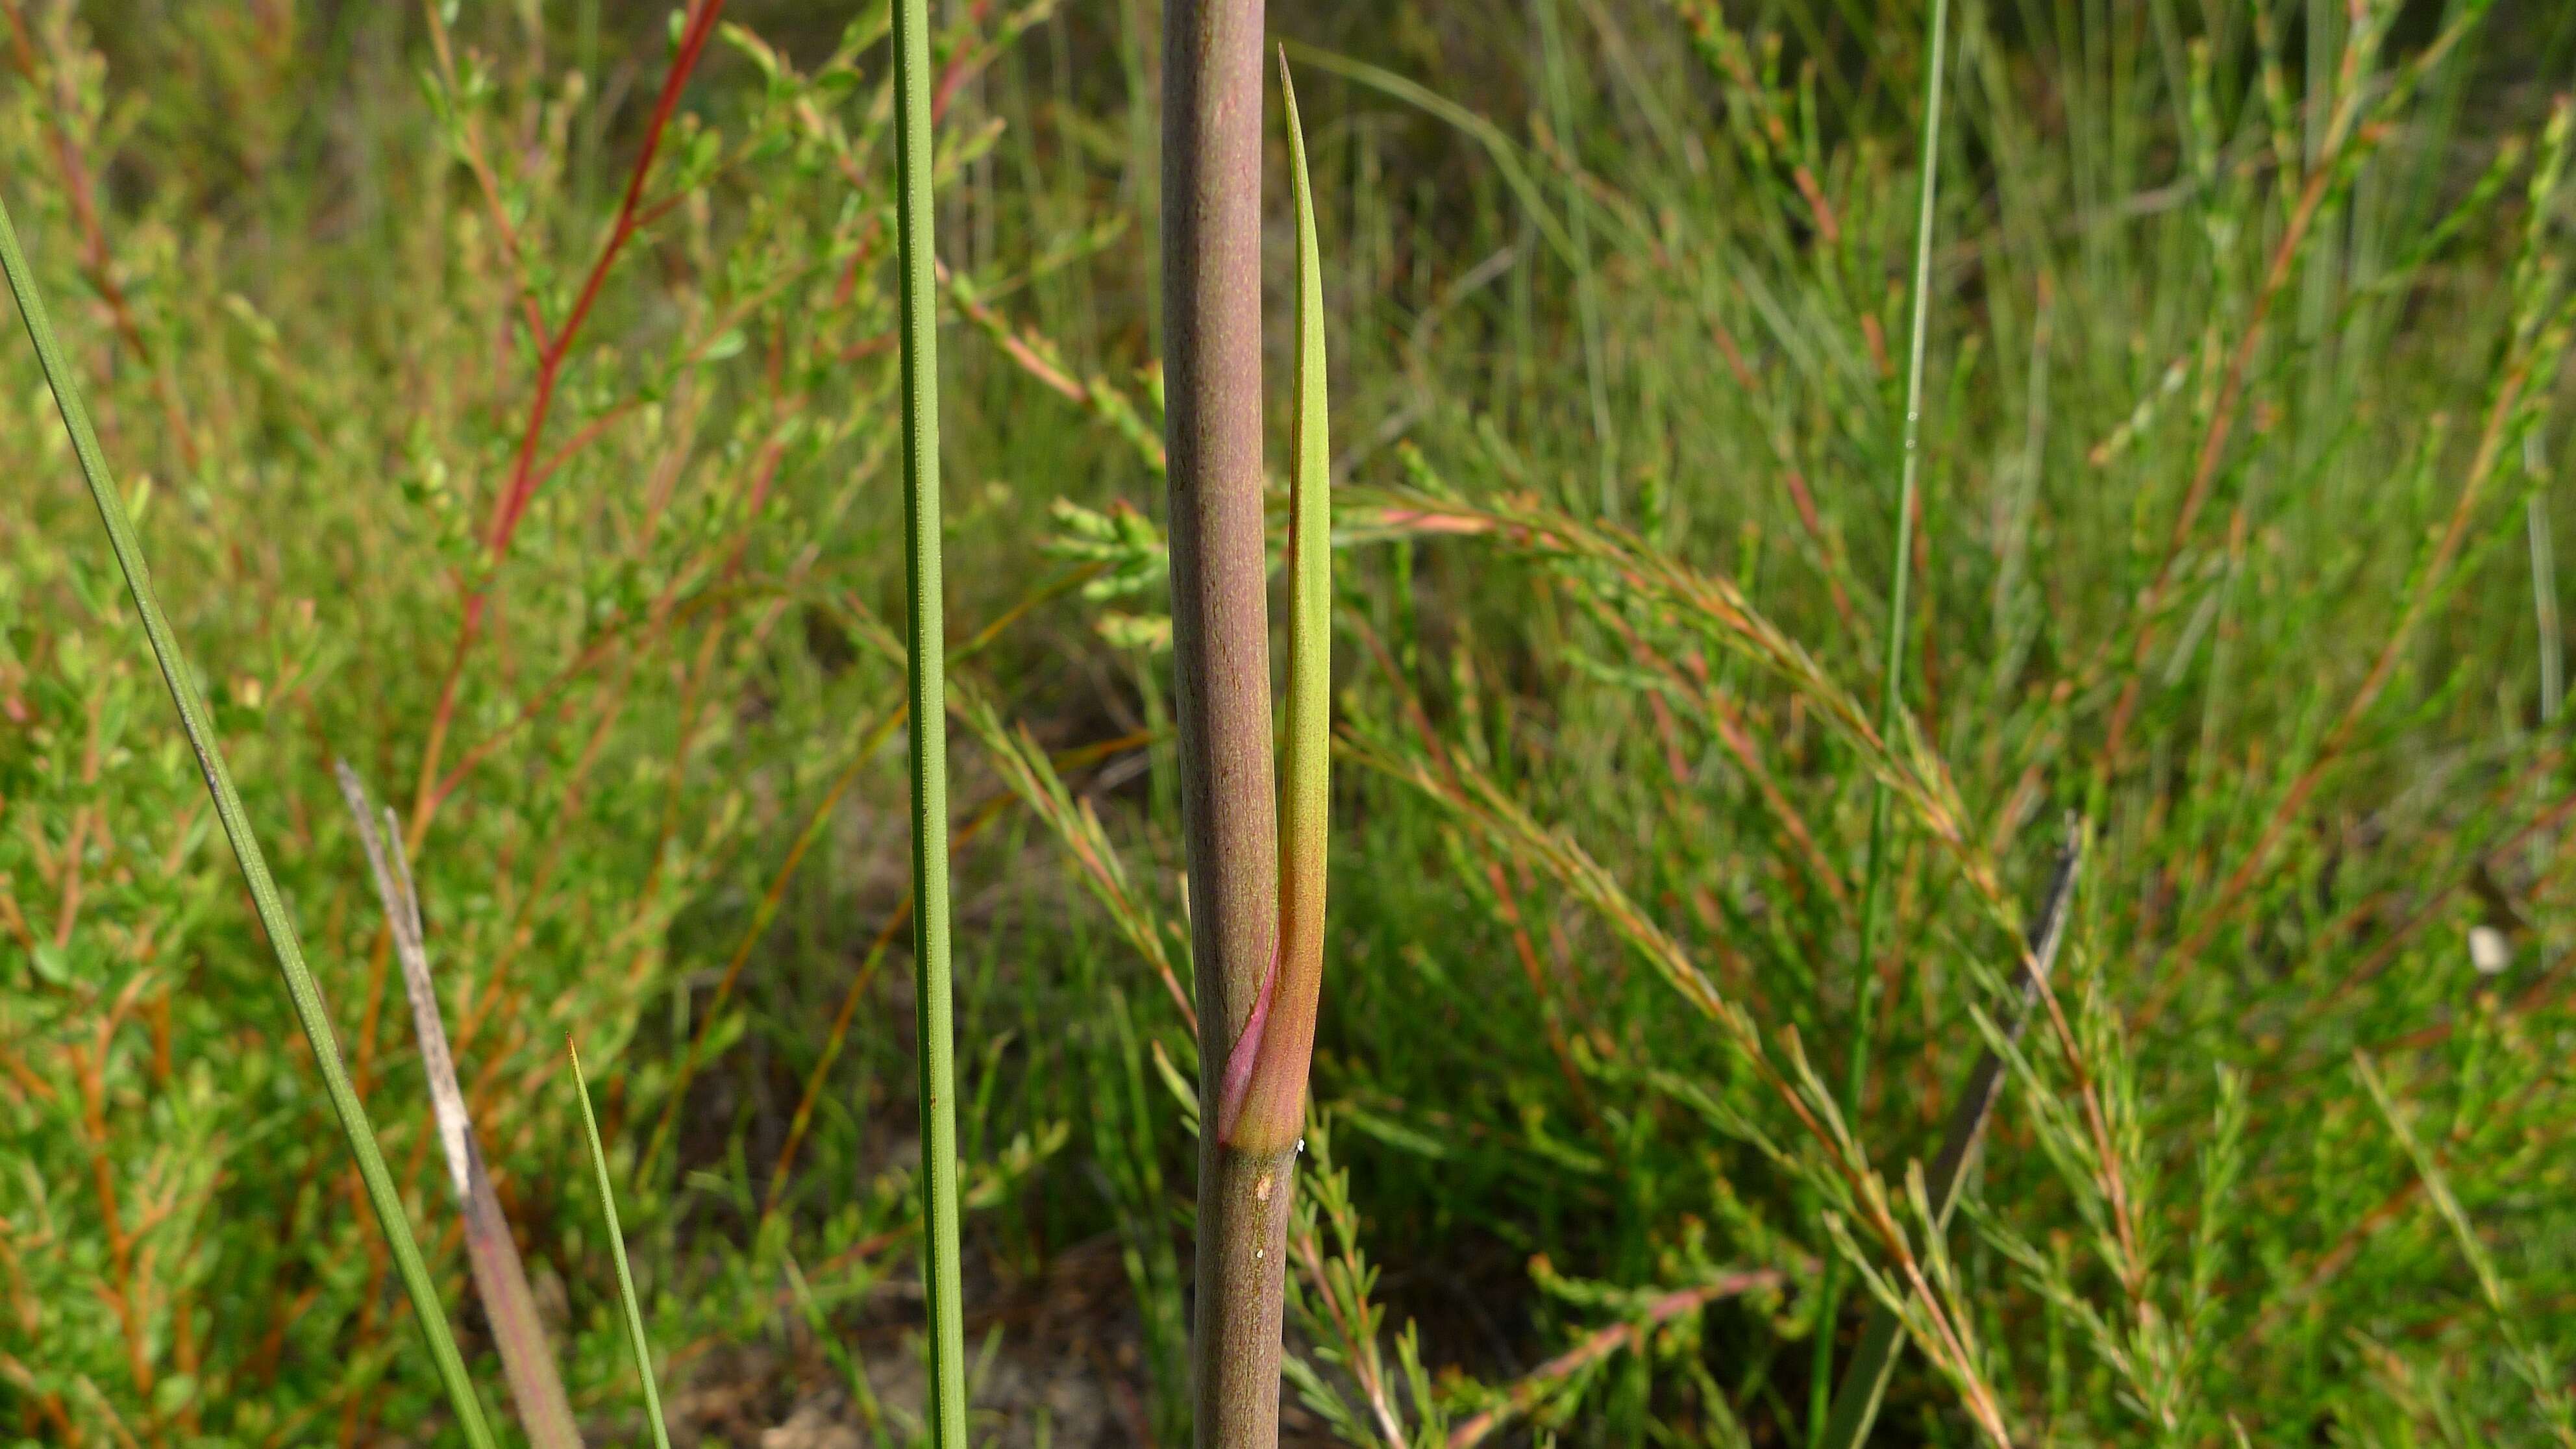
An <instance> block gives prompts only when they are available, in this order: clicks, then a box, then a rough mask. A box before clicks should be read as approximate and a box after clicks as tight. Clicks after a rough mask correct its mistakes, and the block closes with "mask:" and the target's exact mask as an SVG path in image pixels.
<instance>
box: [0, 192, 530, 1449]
mask: <svg viewBox="0 0 2576 1449" xmlns="http://www.w3.org/2000/svg"><path fill="white" fill-rule="evenodd" d="M0 269H5V270H6V271H7V273H8V277H9V290H10V292H12V293H13V294H15V295H16V297H17V299H18V313H19V315H20V316H21V317H23V318H25V319H26V323H27V339H28V340H29V341H30V342H32V343H34V344H35V347H36V361H37V363H38V364H39V365H40V366H41V367H43V369H44V372H45V382H46V384H47V385H48V386H50V387H51V388H52V389H53V391H54V405H55V406H56V407H57V408H59V409H60V410H61V412H62V415H63V427H64V428H65V430H67V431H68V432H70V434H71V439H72V452H73V454H74V455H75V456H76V457H78V458H79V460H80V470H81V478H82V479H83V481H85V482H87V483H88V484H89V496H90V499H91V501H92V502H95V503H96V504H97V505H98V518H99V522H100V523H102V524H104V525H106V528H107V542H108V547H110V548H111V549H113V550H115V552H116V566H117V567H118V568H119V569H120V570H122V571H123V572H124V574H125V587H126V589H127V591H128V592H130V593H132V594H133V596H134V609H135V612H136V613H139V614H141V615H142V616H143V634H144V637H145V638H147V639H149V640H150V641H151V643H152V658H153V660H154V662H156V663H157V664H159V665H160V666H161V679H162V682H163V683H165V684H167V685H168V686H169V687H170V702H171V704H172V705H174V706H175V707H176V708H177V709H178V711H179V727H180V728H181V729H182V730H184V731H185V732H186V733H187V736H188V745H189V747H190V748H191V749H193V750H195V751H196V752H197V768H198V769H199V770H200V771H201V772H203V773H204V775H205V777H206V793H207V794H209V795H211V796H213V797H214V802H215V816H216V818H217V819H219V820H221V821H222V822H223V827H224V838H225V839H226V840H228V841H230V842H232V847H233V858H234V859H235V860H237V861H239V862H240V863H241V872H242V882H243V884H245V885H246V886H248V887H249V888H250V899H251V905H252V908H253V909H255V910H256V911H257V912H258V913H259V924H260V927H261V929H263V930H265V931H266V932H267V933H268V941H269V945H270V947H271V948H272V949H273V950H275V951H276V953H277V969H278V970H279V971H280V972H281V973H283V974H284V975H285V977H286V994H287V997H288V999H289V1000H291V1001H292V1002H293V1003H294V1005H295V1019H296V1021H297V1022H298V1023H300V1024H301V1025H302V1026H303V1028H304V1039H305V1041H306V1042H308V1043H309V1044H311V1046H312V1048H313V1060H314V1061H315V1062H316V1063H317V1064H319V1065H320V1067H321V1068H322V1086H323V1089H324V1090H325V1091H326V1092H328V1093H329V1094H330V1097H331V1109H332V1111H334V1112H335V1113H337V1114H338V1115H339V1118H340V1130H341V1132H342V1133H343V1134H345V1135H346V1136H347V1137H348V1139H349V1155H350V1156H352V1157H354V1158H356V1159H357V1162H358V1176H359V1177H360V1178H361V1179H362V1180H363V1181H364V1182H365V1183H366V1185H367V1201H368V1202H369V1203H370V1204H372V1205H373V1206H374V1208H375V1210H376V1221H377V1223H378V1224H380V1225H381V1226H382V1227H383V1229H384V1234H385V1242H386V1245H387V1246H389V1247H390V1248H392V1249H393V1255H394V1266H395V1267H396V1268H397V1269H399V1270H400V1271H401V1273H402V1280H403V1289H404V1291H405V1292H407V1293H409V1294H410V1295H411V1306H412V1312H413V1315H414V1317H416V1318H417V1319H418V1320H419V1322H420V1331H421V1335H422V1336H423V1337H424V1338H426V1339H428V1340H429V1354H430V1358H431V1359H432V1360H434V1361H435V1362H436V1364H437V1366H438V1377H439V1382H440V1383H441V1384H442V1385H443V1386H444V1387H445V1388H446V1390H447V1399H448V1403H449V1405H450V1406H451V1407H452V1408H453V1409H454V1410H455V1413H456V1422H457V1427H458V1428H460V1429H461V1430H463V1431H464V1434H465V1441H466V1442H467V1443H468V1444H471V1445H473V1446H475V1449H489V1446H490V1445H491V1444H492V1430H491V1427H490V1426H489V1425H488V1424H486V1423H485V1422H484V1419H483V1406H482V1404H481V1403H480V1402H479V1401H478V1400H476V1398H475V1397H474V1385H473V1383H472V1382H471V1381H470V1380H468V1379H467V1378H466V1376H465V1360H464V1359H463V1358H462V1357H461V1356H459V1355H458V1353H457V1351H456V1340H455V1338H454V1336H453V1335H451V1334H450V1333H449V1332H448V1329H447V1312H446V1310H445V1309H443V1308H441V1307H440V1306H439V1302H438V1288H437V1286H436V1285H435V1284H433V1283H432V1282H431V1281H430V1278H429V1269H428V1267H427V1266H426V1265H425V1264H423V1263H422V1262H421V1257H420V1248H419V1247H418V1246H417V1245H416V1244H414V1243H413V1241H412V1236H411V1225H410V1223H409V1222H407V1221H406V1220H405V1219H404V1217H403V1206H402V1198H401V1196H400V1195H399V1194H398V1193H397V1192H396V1191H395V1190H394V1179H393V1174H392V1173H390V1172H388V1171H386V1170H385V1156H384V1153H383V1152H381V1151H379V1150H378V1149H377V1147H376V1134H375V1131H374V1129H373V1128H371V1127H369V1126H368V1125H367V1110H366V1108H365V1107H364V1106H363V1105H362V1104H360V1102H359V1101H358V1091H357V1088H355V1087H353V1086H351V1085H350V1084H349V1072H348V1068H347V1067H346V1066H344V1065H343V1064H342V1063H341V1060H340V1042H339V1038H338V1036H337V1034H336V1033H334V1032H333V1031H332V1030H331V1013H330V1009H329V1008H328V1007H326V1006H325V1005H324V1004H323V1002H322V988H321V986H320V985H319V984H317V983H316V982H315V981H314V979H313V972H312V971H311V970H310V969H309V968H307V967H306V966H305V964H304V945H303V942H302V940H301V939H300V938H299V937H297V935H296V933H295V922H294V920H293V919H292V918H290V917H289V916H288V915H287V913H286V901H285V899H284V898H283V897H281V896H280V895H279V894H278V892H277V881H276V880H275V879H274V878H273V877H271V876H270V875H269V873H268V859H267V857H266V856H264V855H262V854H261V853H260V849H259V840H258V838H257V837H256V836H254V835H253V834H252V833H251V828H250V813H249V812H248V811H247V810H244V809H243V808H242V802H241V794H240V792H238V791H236V790H235V789H234V788H233V777H232V772H231V771H230V770H228V769H226V768H225V767H224V756H223V750H222V748H221V746H220V745H219V744H218V743H217V742H216V739H215V726H214V719H213V716H212V715H211V714H209V713H208V712H207V709H206V701H205V699H204V698H203V697H202V696H201V695H200V694H199V693H198V690H197V682H196V676H195V675H193V674H192V673H190V672H189V668H188V661H187V657H186V656H185V655H183V654H181V653H180V651H179V637H178V635H177V634H175V633H173V632H172V631H171V628H170V620H169V618H168V616H166V615H164V614H163V613H162V612H161V602H160V600H159V598H158V597H156V596H155V595H154V594H153V592H152V570H151V568H150V566H149V565H147V564H146V563H145V562H144V560H143V544H142V541H141V540H140V539H138V538H136V537H135V533H134V524H133V522H132V521H131V520H129V519H128V518H127V517H126V516H125V500H124V498H123V497H122V496H121V495H119V494H118V492H117V491H116V479H115V478H114V476H113V475H111V474H110V473H109V472H108V467H107V454H106V453H105V452H104V451H103V450H102V449H101V448H100V447H99V445H98V432H97V430H96V429H94V428H92V427H91V426H90V421H89V409H88V407H87V406H86V405H84V404H83V403H82V402H81V395H80V384H79V382H78V380H77V379H76V377H75V376H74V374H73V371H72V365H71V362H70V361H69V360H68V359H67V358H65V357H64V356H63V348H62V343H61V342H59V341H57V340H56V339H55V336H54V324H53V320H52V319H51V318H50V317H49V316H48V315H47V314H46V311H45V299H44V298H43V297H42V296H41V295H39V294H38V293H37V291H36V277H35V272H34V270H33V269H32V268H30V267H29V266H28V265H27V254H26V252H25V251H24V250H22V249H21V248H20V247H19V245H18V228H17V226H16V225H15V224H14V223H13V222H11V220H10V219H9V208H8V206H7V205H6V204H5V203H0Z"/></svg>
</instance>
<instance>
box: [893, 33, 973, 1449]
mask: <svg viewBox="0 0 2576 1449" xmlns="http://www.w3.org/2000/svg"><path fill="white" fill-rule="evenodd" d="M894 53H895V142H896V144H895V171H896V183H897V184H896V199H895V209H896V220H897V233H898V236H897V250H898V251H899V253H900V259H901V264H902V273H903V276H902V286H903V305H902V324H901V325H902V334H903V479H904V494H903V499H904V505H903V528H904V559H905V564H906V567H907V570H908V573H907V578H906V583H907V585H908V598H909V600H910V607H909V609H908V610H907V614H908V623H909V625H910V633H911V641H910V642H911V679H910V689H911V702H912V719H913V721H914V725H913V730H912V922H913V925H912V929H913V969H914V972H915V974H916V979H917V988H916V990H915V993H914V1000H915V1003H916V1013H917V1016H918V1022H917V1026H918V1029H919V1039H920V1043H921V1045H920V1050H919V1054H918V1055H919V1059H920V1066H921V1183H922V1220H923V1223H924V1229H925V1230H924V1238H925V1240H926V1247H925V1251H924V1252H923V1253H922V1255H921V1273H922V1286H923V1288H924V1289H925V1290H926V1291H927V1293H928V1296H929V1300H930V1376H931V1406H930V1409H931V1412H930V1428H931V1443H932V1444H933V1445H935V1446H937V1449H965V1444H966V1319H965V1312H964V1306H963V1303H962V1301H961V1299H960V1297H959V1286H958V1250H957V1090H956V1083H957V1068H956V1060H955V1057H956V1043H955V1040H954V1037H955V1032H956V1025H955V1014H954V1010H953V1003H952V1001H951V996H950V985H949V962H948V925H949V922H948V710H947V705H946V701H947V695H948V690H947V666H946V659H945V657H944V653H945V648H946V645H945V642H944V641H945V637H946V636H945V628H944V625H943V623H942V619H941V614H942V610H941V607H940V603H941V590H942V587H943V585H942V583H941V578H940V564H939V533H940V525H939V334H938V325H939V324H938V319H939V312H938V306H939V303H938V296H937V293H936V291H935V290H934V288H935V287H936V285H937V279H936V278H935V277H934V276H933V275H932V271H933V264H934V261H935V253H934V252H933V250H932V246H931V216H932V213H931V198H930V173H931V160H932V155H931V151H932V145H931V143H932V136H931V122H930V85H931V67H930V16H929V8H928V6H927V4H926V3H925V0H899V3H898V4H896V6H895V7H894Z"/></svg>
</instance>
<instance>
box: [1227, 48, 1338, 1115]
mask: <svg viewBox="0 0 2576 1449" xmlns="http://www.w3.org/2000/svg"><path fill="white" fill-rule="evenodd" d="M1279 85H1280V89H1281V91H1282V92H1283V93H1284V94H1285V96H1286V98H1287V105H1288V164H1289V179H1290V184H1291V186H1292V188H1293V190H1294V192H1295V195H1296V206H1297V421H1296V441H1297V455H1296V459H1295V466H1294V468H1293V469H1292V470H1291V472H1290V475H1289V505H1288V509H1289V516H1288V718H1287V722H1286V733H1285V735H1284V736H1283V737H1282V738H1281V740H1280V741H1279V935H1278V938H1277V939H1278V944H1277V946H1276V947H1274V948H1273V950H1272V952H1271V956H1270V971H1269V974H1268V975H1267V976H1266V977H1265V978H1264V979H1263V981H1262V983H1261V994H1260V996H1259V997H1257V998H1255V1000H1254V1002H1253V1007H1252V1018H1251V1020H1250V1021H1248V1022H1246V1023H1245V1024H1244V1028H1243V1035H1242V1036H1240V1037H1238V1038H1236V1040H1235V1043H1234V1049H1233V1050H1232V1051H1231V1052H1230V1053H1229V1054H1228V1055H1227V1058H1226V1064H1225V1094H1224V1100H1223V1104H1222V1108H1221V1110H1220V1113H1219V1119H1218V1120H1219V1127H1220V1136H1221V1137H1222V1140H1223V1141H1224V1142H1225V1144H1226V1145H1227V1146H1229V1147H1234V1148H1239V1149H1241V1150H1243V1151H1246V1152H1255V1153H1272V1152H1286V1151H1287V1150H1288V1149H1290V1148H1291V1147H1293V1146H1295V1145H1296V1143H1297V1138H1298V1135H1299V1133H1300V1131H1301V1130H1302V1128H1303V1126H1304V1123H1305V1117H1306V1072H1307V1068H1308V1066H1309V1065H1310V1063H1311V1061H1312V1059H1313V1056H1314V1050H1315V1010H1316V1005H1317V1003H1318V1001H1319V1000H1320V998H1321V996H1322V993H1323V977H1324V873H1325V857H1326V853H1327V852H1326V844H1327V840H1328V837H1329V835H1330V830H1331V820H1332V745H1333V741H1332V729H1333V718H1332V715H1333V701H1332V689H1333V551H1332V550H1333V538H1332V526H1333V521H1332V511H1333V508H1332V493H1331V490H1332V457H1333V450H1332V440H1331V437H1330V434H1329V431H1328V429H1327V427H1326V412H1327V407H1328V403H1329V399H1328V397H1327V393H1326V388H1325V357H1324V276H1323V261H1322V252H1321V249H1320V248H1319V247H1318V246H1317V244H1316V241H1315V197H1314V192H1313V189H1312V188H1311V187H1310V186H1309V185H1308V183H1307V177H1306V133H1305V130H1304V129H1303V127H1301V126H1300V125H1299V124H1298V120H1297V88H1296V87H1295V86H1294V85H1293V84H1291V83H1290V81H1289V77H1288V59H1287V57H1286V56H1285V55H1282V56H1281V57H1280V59H1279Z"/></svg>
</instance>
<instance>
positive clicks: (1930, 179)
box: [1810, 0, 1950, 1449]
mask: <svg viewBox="0 0 2576 1449" xmlns="http://www.w3.org/2000/svg"><path fill="white" fill-rule="evenodd" d="M1928 24H1929V26H1930V30H1931V34H1930V37H1929V38H1928V40H1927V41H1926V45H1925V48H1926V49H1927V50H1928V51H1929V53H1930V57H1931V58H1930V61H1929V63H1928V64H1927V65H1926V66H1925V68H1924V75H1923V153H1922V159H1921V161H1920V163H1919V164H1918V166H1917V170H1918V171H1919V173H1920V175H1921V186H1920V189H1919V191H1918V193H1917V196H1916V203H1915V215H1914V322H1913V337H1912V339H1911V342H1910V344H1909V346H1908V348H1907V352H1906V361H1905V462H1904V475H1903V478H1902V480H1901V481H1900V483H1899V484H1898V487H1897V493H1896V549H1895V552H1894V553H1893V554H1892V555H1890V557H1889V559H1888V563H1887V575H1888V585H1887V634H1886V638H1885V639H1884V641H1883V642H1884V643H1885V645H1886V658H1885V661H1884V667H1883V669H1882V671H1881V673H1880V677H1879V686H1878V734H1879V738H1881V739H1886V738H1888V732H1889V731H1890V730H1891V729H1893V728H1894V727H1895V725H1896V720H1897V716H1898V714H1899V713H1900V712H1901V711H1902V710H1903V709H1904V708H1905V639H1906V605H1907V598H1906V593H1907V589H1906V586H1907V584H1908V582H1909V581H1910V580H1911V579H1912V577H1913V567H1914V560H1913V552H1914V506H1915V505H1914V499H1915V494H1916V490H1917V488H1918V486H1919V483H1920V478H1921V473H1922V452H1921V440H1922V426H1923V350H1924V339H1925V337H1926V336H1927V335H1928V333H1929V331H1930V326H1931V317H1932V295H1931V293H1932V223H1933V215H1934V209H1935V204H1936V203H1937V202H1938V200H1939V198H1940V184H1941V76H1942V63H1943V61H1944V60H1945V59H1946V58H1947V46H1948V42H1949V33H1950V0H1932V14H1931V18H1930V20H1929V22H1928ZM1887 807H1888V799H1887V786H1886V784H1885V783H1884V782H1881V783H1878V784H1874V785H1872V786H1871V788H1870V796H1869V853H1868V856H1867V857H1866V861H1865V863H1864V865H1863V866H1862V884H1861V898H1860V901H1861V904H1860V957H1859V959H1858V960H1857V961H1856V962H1855V963H1854V967H1855V969H1854V971H1853V973H1852V982H1853V993H1852V994H1853V1000H1852V1029H1851V1069H1850V1080H1849V1082H1848V1083H1847V1085H1846V1086H1845V1088H1844V1092H1843V1112H1844V1115H1845V1116H1847V1117H1849V1118H1850V1119H1851V1120H1852V1121H1854V1122H1857V1121H1859V1119H1860V1111H1861V1106H1862V1103H1863V1101H1864V1099H1865V1098H1866V1096H1867V1093H1868V1091H1869V1047H1870V1036H1871V1034H1872V1032H1873V1031H1874V1030H1875V1029H1876V1025H1877V1023H1876V1021H1875V1019H1874V1018H1875V1017H1876V1016H1877V1007H1878V972H1877V967H1876V963H1877V960H1878V934H1879V930H1880V928H1881V926H1882V925H1883V924H1884V922H1883V921H1882V920H1881V919H1880V918H1881V916H1882V914H1883V913H1884V901H1885V898H1886V887H1887V857H1888V843H1887V815H1888V808H1887ZM1840 1297H1841V1288H1840V1285H1839V1284H1838V1283H1836V1282H1835V1281H1834V1279H1833V1275H1832V1273H1831V1271H1830V1270H1829V1271H1828V1273H1827V1285H1826V1289H1825V1309H1824V1316H1823V1317H1822V1318H1821V1319H1820V1320H1818V1325H1819V1326H1818V1328H1817V1331H1816V1354H1815V1357H1816V1367H1815V1376H1814V1378H1813V1379H1812V1380H1811V1384H1812V1387H1811V1389H1810V1393H1811V1395H1812V1401H1811V1404H1810V1407H1811V1409H1812V1410H1813V1413H1812V1415H1811V1417H1810V1423H1812V1424H1816V1425H1818V1426H1822V1425H1824V1424H1825V1423H1826V1422H1827V1421H1826V1417H1825V1416H1826V1413H1827V1410H1828V1404H1827V1402H1826V1398H1825V1396H1826V1394H1827V1393H1828V1392H1830V1391H1831V1388H1832V1385H1833V1377H1834V1375H1833V1355H1834V1331H1833V1327H1834V1317H1835V1309H1836V1308H1837V1306H1838V1303H1839V1300H1840ZM1816 1433H1817V1434H1819V1435H1821V1434H1823V1430H1822V1428H1821V1427H1820V1428H1819V1429H1818V1430H1817V1431H1816ZM1811 1438H1813V1439H1814V1442H1817V1443H1820V1444H1823V1445H1825V1446H1826V1449H1831V1440H1830V1436H1829V1435H1826V1436H1824V1437H1814V1436H1811Z"/></svg>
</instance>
